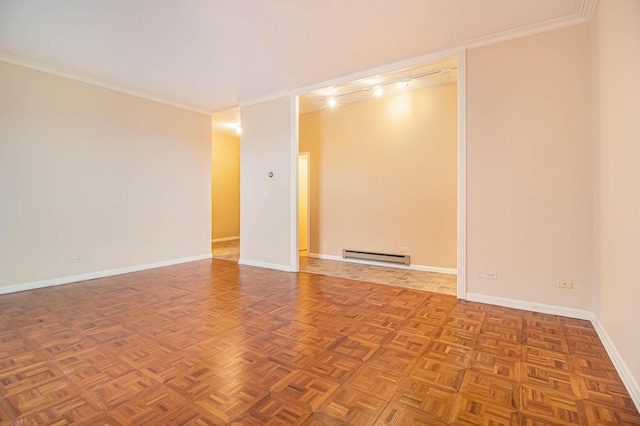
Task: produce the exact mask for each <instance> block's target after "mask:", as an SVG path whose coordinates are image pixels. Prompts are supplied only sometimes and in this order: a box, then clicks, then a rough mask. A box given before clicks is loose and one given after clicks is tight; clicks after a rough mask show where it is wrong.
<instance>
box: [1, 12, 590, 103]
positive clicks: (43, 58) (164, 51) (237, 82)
mask: <svg viewBox="0 0 640 426" xmlns="http://www.w3.org/2000/svg"><path fill="white" fill-rule="evenodd" d="M583 1H585V2H586V3H589V1H588V0H482V1H478V0H456V1H452V0H348V1H346V0H189V1H184V0H183V1H179V0H134V1H131V0H59V1H51V0H28V1H25V0H0V52H4V53H5V54H8V55H13V56H17V57H20V58H25V59H28V60H31V61H36V62H40V63H42V64H45V65H47V66H50V67H52V68H53V69H57V70H60V71H64V72H67V73H70V74H74V75H80V76H86V77H90V78H91V79H94V80H98V81H100V82H104V83H105V84H109V85H112V86H116V87H119V88H122V89H124V90H132V91H136V92H138V93H143V94H146V95H148V96H152V97H155V98H160V99H163V100H166V101H169V102H174V103H180V104H184V105H188V106H191V107H193V108H198V109H203V110H207V111H219V110H223V109H226V108H230V107H233V106H236V105H238V104H239V103H240V102H241V101H243V100H247V99H250V98H253V97H257V96H262V95H266V94H270V93H273V92H276V91H279V90H283V89H296V88H300V87H304V86H307V85H311V84H315V83H318V82H322V81H328V80H330V79H334V78H337V77H341V76H345V75H349V74H352V73H356V72H360V71H363V70H367V69H370V68H375V67H378V66H382V65H385V64H389V63H393V62H397V61H401V60H404V59H408V58H412V57H417V56H420V55H424V54H428V53H432V52H436V51H440V50H443V49H446V48H450V47H456V46H459V45H461V44H464V43H466V42H468V41H471V40H476V39H478V38H482V37H486V36H490V35H493V34H497V33H501V32H505V31H510V30H514V29H517V28H521V27H527V26H531V25H536V24H540V23H542V22H547V21H552V20H566V19H567V18H568V17H579V16H580V13H581V12H583V10H584V6H583V5H582V3H583Z"/></svg>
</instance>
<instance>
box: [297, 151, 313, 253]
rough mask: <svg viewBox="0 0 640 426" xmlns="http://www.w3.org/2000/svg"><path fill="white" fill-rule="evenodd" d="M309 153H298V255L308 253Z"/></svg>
mask: <svg viewBox="0 0 640 426" xmlns="http://www.w3.org/2000/svg"><path fill="white" fill-rule="evenodd" d="M309 156H310V155H309V153H308V152H302V153H300V154H299V155H298V251H299V254H300V256H307V255H308V254H309V235H310V232H309V231H310V223H309V222H310V220H309V214H310V208H309V202H310V194H309V190H310V188H311V186H310V183H309Z"/></svg>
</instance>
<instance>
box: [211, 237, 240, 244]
mask: <svg viewBox="0 0 640 426" xmlns="http://www.w3.org/2000/svg"><path fill="white" fill-rule="evenodd" d="M239 239H240V236H237V237H224V238H214V239H212V240H211V242H212V243H221V242H223V241H233V240H239Z"/></svg>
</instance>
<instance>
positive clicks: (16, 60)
mask: <svg viewBox="0 0 640 426" xmlns="http://www.w3.org/2000/svg"><path fill="white" fill-rule="evenodd" d="M0 62H6V63H8V64H13V65H17V66H20V67H25V68H30V69H32V70H36V71H41V72H45V73H47V74H53V75H57V76H58V77H63V78H68V79H69V80H75V81H79V82H81V83H86V84H90V85H92V86H97V87H102V88H103V89H109V90H113V91H115V92H120V93H124V94H126V95H131V96H135V97H137V98H142V99H146V100H149V101H153V102H158V103H161V104H165V105H170V106H173V107H176V108H180V109H186V110H189V111H193V112H197V113H200V114H206V115H209V116H210V115H211V114H212V111H209V110H207V109H204V108H199V107H196V106H193V105H189V104H183V103H180V102H174V101H172V100H169V99H164V98H160V97H157V96H153V95H149V94H147V93H144V92H139V91H137V90H132V89H128V88H125V87H121V86H117V85H115V84H111V83H108V82H106V81H103V80H100V79H97V78H93V77H88V76H86V75H82V74H79V73H73V72H69V71H64V70H62V69H59V68H56V67H52V66H50V65H47V64H43V63H42V62H37V61H32V60H31V59H26V58H21V57H18V56H14V55H10V54H8V53H5V52H0Z"/></svg>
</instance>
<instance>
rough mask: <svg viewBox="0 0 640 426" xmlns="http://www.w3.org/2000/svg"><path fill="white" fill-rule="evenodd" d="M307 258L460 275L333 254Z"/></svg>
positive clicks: (418, 266)
mask: <svg viewBox="0 0 640 426" xmlns="http://www.w3.org/2000/svg"><path fill="white" fill-rule="evenodd" d="M307 256H308V257H315V258H316V259H325V260H337V261H339V262H349V263H360V264H363V265H373V266H384V267H387V268H398V269H409V270H412V271H425V272H437V273H438V274H449V275H458V270H456V269H451V268H440V267H438V266H425V265H399V264H398V265H394V264H393V263H385V262H376V261H374V260H360V259H345V258H344V257H342V256H335V255H333V254H318V253H309V254H308V255H307Z"/></svg>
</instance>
